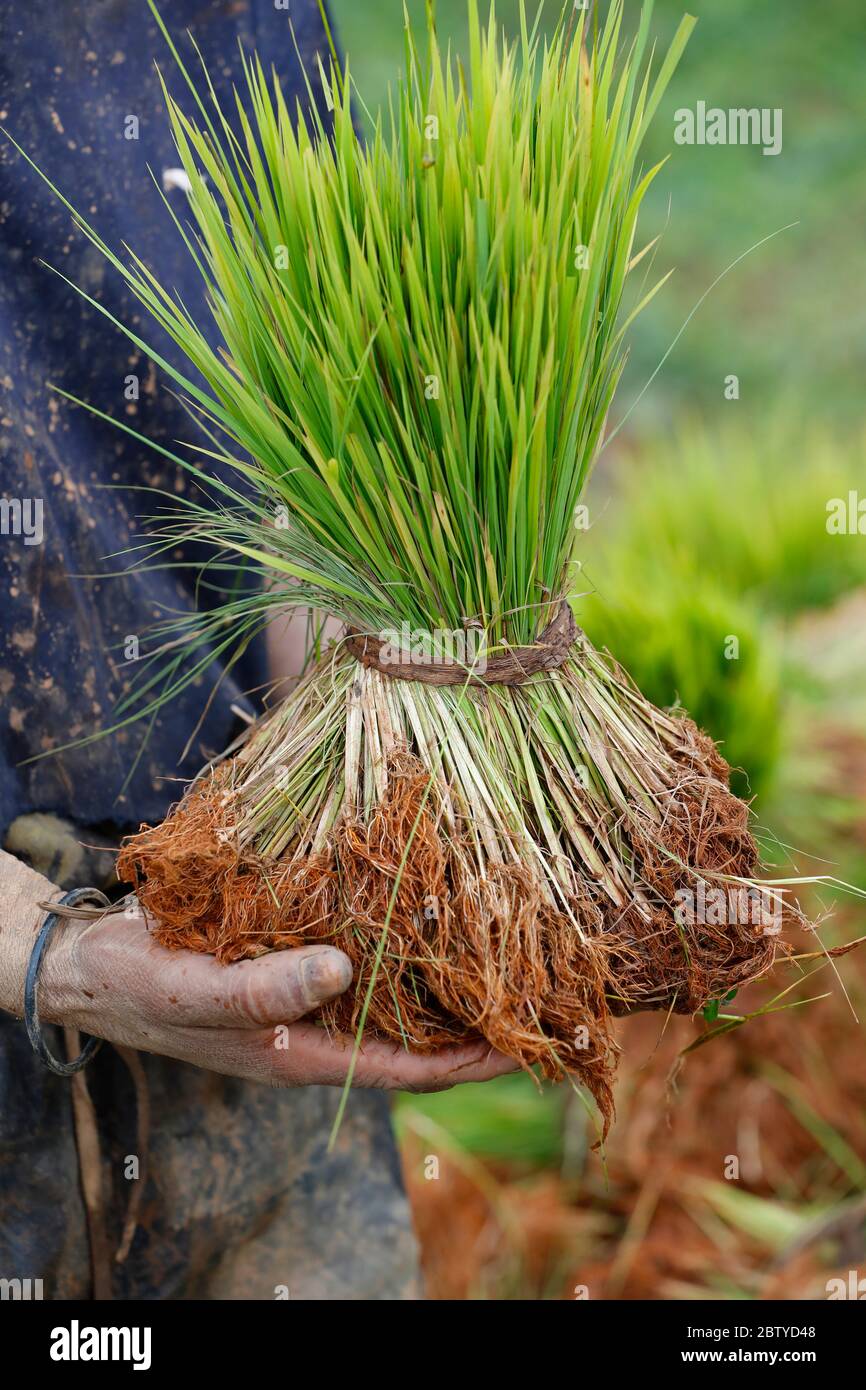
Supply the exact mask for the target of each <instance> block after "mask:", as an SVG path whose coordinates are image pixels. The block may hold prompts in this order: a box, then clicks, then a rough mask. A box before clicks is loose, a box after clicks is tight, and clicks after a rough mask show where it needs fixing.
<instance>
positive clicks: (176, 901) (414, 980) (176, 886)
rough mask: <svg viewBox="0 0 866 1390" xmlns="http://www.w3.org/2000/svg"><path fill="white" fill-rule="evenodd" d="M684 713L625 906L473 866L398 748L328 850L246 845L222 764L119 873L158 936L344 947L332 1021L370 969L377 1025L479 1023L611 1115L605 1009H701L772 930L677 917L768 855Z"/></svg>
mask: <svg viewBox="0 0 866 1390" xmlns="http://www.w3.org/2000/svg"><path fill="white" fill-rule="evenodd" d="M683 730H684V745H683V751H682V755H681V757H682V767H683V779H682V784H681V786H679V787H678V788H676V790H675V791H674V792H672V793H671V796H670V804H669V806H668V807H667V808H666V813H665V815H664V817H663V823H662V825H661V828H660V827H659V825H658V823H657V821H651V820H650V819H649V817H648V816H646V815H645V813H644V812H642V811H641V810H640V809H639V808H637V807H635V809H634V815H633V817H632V818H631V821H630V824H629V827H628V844H629V846H630V850H631V853H632V855H633V856H634V858H635V860H636V861H637V862H639V864H640V882H641V885H642V892H641V895H640V901H638V898H637V895H636V897H635V900H634V901H630V902H626V903H625V905H624V906H617V905H615V904H614V903H613V902H612V901H611V900H610V897H609V896H606V895H605V894H603V893H602V892H601V891H600V890H599V888H598V887H597V886H596V885H595V884H594V883H593V882H592V880H591V879H590V878H588V877H587V876H586V875H584V876H582V877H581V878H579V880H578V881H579V882H580V883H581V884H582V887H581V888H580V890H579V891H573V892H571V893H570V894H569V896H568V900H567V902H563V904H562V906H561V907H557V906H553V905H552V903H551V900H550V896H549V894H545V893H544V892H543V891H542V888H541V887H540V885H539V884H538V882H537V881H536V880H535V878H534V877H533V875H532V874H531V873H530V872H529V871H528V870H526V869H524V868H523V867H521V866H519V865H516V864H509V865H505V864H503V865H494V866H492V867H489V868H488V870H487V872H486V874H485V875H484V876H480V875H479V871H478V868H477V863H476V861H475V860H474V859H473V858H472V856H471V855H470V854H469V852H468V848H467V846H466V845H465V844H462V843H461V842H460V840H459V839H455V837H454V836H453V835H452V836H447V835H446V834H445V833H444V832H443V831H442V830H441V828H440V827H439V826H438V825H437V823H436V820H435V818H434V816H433V814H432V813H431V810H430V809H429V808H428V807H427V806H426V805H425V801H424V798H425V788H427V786H428V782H429V773H428V772H427V771H426V770H425V769H424V767H423V765H422V764H421V763H420V761H419V760H418V759H417V758H416V757H414V756H413V755H411V754H410V753H408V752H400V753H392V754H391V756H390V758H389V766H388V780H387V791H386V795H385V796H384V798H383V799H382V800H381V801H380V803H379V805H378V806H377V807H376V809H375V810H374V812H373V814H372V815H371V817H370V820H369V822H368V823H366V824H362V823H361V822H360V821H358V820H356V821H343V822H340V823H338V824H337V826H336V828H335V830H334V831H333V833H332V834H331V836H330V839H329V843H328V845H327V848H326V849H325V850H324V851H322V852H320V853H315V854H306V855H303V856H301V857H297V856H295V857H291V856H288V857H284V858H281V859H275V860H270V861H268V860H264V859H260V858H257V857H256V856H255V855H253V854H250V853H248V852H247V853H245V852H242V851H241V850H240V849H239V848H238V847H237V843H236V837H235V835H234V834H233V827H232V825H231V823H230V819H229V817H230V810H229V808H230V806H231V798H230V797H227V796H226V795H225V794H224V788H225V786H226V783H227V769H230V768H231V764H225V765H223V767H222V768H221V769H219V770H218V771H217V772H215V773H213V774H212V775H211V776H210V778H209V779H208V780H207V781H205V782H203V783H200V784H197V785H196V786H195V787H194V788H193V789H191V791H190V792H189V793H188V794H187V795H186V796H185V797H184V799H183V800H182V801H181V802H180V803H179V804H178V805H177V806H176V807H174V808H173V810H172V812H171V813H170V814H169V816H168V818H167V819H166V820H165V821H164V822H163V823H162V824H161V825H158V826H155V827H152V828H147V827H143V828H142V830H141V831H140V833H138V834H137V835H134V836H132V837H130V838H129V839H128V840H127V841H126V842H125V844H124V846H123V848H122V851H121V855H120V859H119V863H118V873H119V876H120V877H121V879H122V880H123V881H126V882H130V883H132V884H133V885H134V886H135V890H136V892H137V895H138V898H139V901H140V903H141V905H142V907H143V908H144V909H145V910H146V911H147V912H148V913H149V914H150V915H151V916H152V917H153V918H154V920H155V922H156V924H157V925H156V926H155V928H154V932H155V935H156V938H157V940H159V941H160V942H161V943H162V944H163V945H165V946H167V947H170V948H173V949H177V948H185V949H187V950H194V951H202V952H207V953H210V954H212V955H214V956H215V957H216V958H217V959H218V960H219V961H221V962H223V963H226V964H229V963H231V962H233V961H237V960H240V959H243V958H245V957H250V956H257V955H260V954H262V953H264V952H267V951H272V950H280V949H283V948H286V947H294V946H301V945H308V944H310V943H312V942H327V943H329V944H331V945H334V946H338V947H339V948H340V949H341V950H343V951H345V952H346V954H347V955H348V956H349V958H350V960H351V961H352V965H353V967H354V972H355V976H354V985H353V988H352V989H351V990H350V991H348V992H347V994H346V995H344V996H342V997H341V998H340V999H339V1000H337V1001H336V1002H334V1003H332V1004H330V1005H328V1006H327V1007H325V1008H324V1009H323V1010H322V1011H321V1018H322V1021H323V1023H324V1025H325V1026H326V1027H327V1028H329V1029H334V1030H337V1031H339V1032H344V1033H345V1032H348V1033H351V1032H353V1031H354V1030H355V1029H356V1027H357V1025H358V1021H359V1016H360V1013H361V1009H362V1006H363V1001H364V998H365V996H366V993H367V989H368V987H369V983H370V978H371V973H373V972H374V971H375V974H376V978H375V983H374V988H373V992H372V996H371V1001H370V1006H369V1010H368V1013H367V1016H366V1020H365V1029H366V1032H367V1033H368V1034H371V1035H374V1036H376V1037H380V1038H389V1039H393V1040H395V1041H398V1042H401V1043H403V1044H404V1045H406V1046H407V1047H409V1048H410V1049H413V1050H415V1051H420V1052H425V1051H430V1050H432V1049H434V1048H436V1047H440V1046H442V1045H444V1044H449V1043H455V1042H460V1041H465V1040H467V1039H469V1038H478V1037H481V1038H485V1039H486V1040H487V1041H488V1042H489V1043H490V1044H491V1046H492V1047H495V1048H497V1049H498V1050H499V1051H501V1052H503V1053H506V1054H507V1055H508V1056H510V1057H513V1058H515V1059H516V1060H517V1061H519V1062H520V1064H521V1065H522V1066H524V1067H531V1066H538V1068H539V1069H540V1070H541V1072H542V1073H543V1074H544V1075H546V1076H548V1077H552V1078H557V1079H561V1078H562V1077H564V1076H565V1075H571V1076H573V1077H574V1078H575V1079H576V1080H578V1081H580V1082H581V1083H583V1084H585V1085H586V1086H587V1088H588V1089H589V1090H590V1092H591V1093H592V1095H593V1096H594V1097H595V1099H596V1102H597V1103H598V1105H599V1108H600V1110H601V1113H602V1116H603V1119H604V1125H605V1130H606V1129H607V1126H608V1124H609V1122H610V1119H611V1116H612V1114H613V1100H612V1091H611V1083H612V1078H613V1074H614V1071H615V1066H616V1053H617V1049H616V1044H615V1041H614V1038H613V1034H612V1017H613V1016H614V1015H615V1014H617V1013H622V1012H626V1011H628V1010H630V1009H641V1008H643V1009H647V1008H656V1009H665V1010H669V1009H673V1010H674V1011H675V1012H678V1013H685V1012H694V1011H695V1010H696V1009H698V1008H700V1007H701V1006H702V1005H703V1004H704V1003H706V1001H707V1000H708V999H711V998H720V997H723V996H724V995H725V994H726V993H728V991H730V990H731V989H736V988H738V987H739V986H740V985H742V984H744V983H745V982H747V981H748V980H750V979H753V978H755V977H756V976H757V975H759V974H762V973H763V972H764V971H766V970H767V969H768V968H769V967H770V966H771V965H772V963H773V960H774V956H775V953H776V950H777V949H778V939H777V937H776V936H774V935H768V934H766V933H765V932H764V931H762V929H761V927H760V925H758V926H755V925H753V924H752V923H750V922H746V923H744V924H739V923H738V924H731V923H729V922H724V923H722V924H719V925H712V924H705V923H700V924H693V925H690V926H688V927H684V926H682V925H681V924H680V923H679V922H678V920H677V918H676V916H675V911H674V909H675V905H676V903H677V901H678V898H677V894H678V890H682V889H683V888H689V887H690V888H693V887H694V884H695V882H696V879H697V878H700V875H701V872H702V871H703V872H705V873H709V874H719V873H722V874H726V875H732V876H739V877H743V878H747V879H748V878H751V877H752V875H753V873H754V870H755V867H756V863H757V852H756V847H755V843H754V840H753V839H752V837H751V835H750V833H749V830H748V824H747V822H748V809H747V807H746V806H745V805H744V804H743V803H742V802H741V801H739V800H738V799H737V798H736V797H735V796H733V795H732V793H731V792H730V791H729V790H728V788H727V785H726V780H727V772H728V769H727V764H725V763H724V761H723V759H722V758H721V757H720V755H719V753H718V751H717V750H716V748H715V746H714V745H713V744H712V743H711V742H710V741H709V740H708V739H707V738H705V736H704V735H702V734H700V733H699V732H698V730H697V729H696V728H695V726H694V725H693V724H691V721H688V720H683ZM407 845H408V846H409V848H408V851H407ZM684 866H688V867H684ZM395 885H396V888H395ZM648 886H649V889H650V892H649V893H648V892H647V888H648ZM383 934H384V937H385V940H384V946H383V948H382V954H381V962H380V965H379V967H378V969H376V966H375V961H376V956H377V952H378V951H379V950H380V946H381V944H382V937H383Z"/></svg>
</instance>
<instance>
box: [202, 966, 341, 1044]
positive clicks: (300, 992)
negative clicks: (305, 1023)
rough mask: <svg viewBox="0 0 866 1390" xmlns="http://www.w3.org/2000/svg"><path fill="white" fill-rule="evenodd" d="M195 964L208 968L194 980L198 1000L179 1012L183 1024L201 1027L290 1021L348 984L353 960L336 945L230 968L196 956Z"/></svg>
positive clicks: (265, 1024) (253, 1025) (256, 1024)
mask: <svg viewBox="0 0 866 1390" xmlns="http://www.w3.org/2000/svg"><path fill="white" fill-rule="evenodd" d="M178 963H179V962H178ZM196 965H200V966H204V967H206V974H207V979H204V977H203V979H202V980H196V981H195V988H196V995H197V998H196V999H195V1001H193V999H190V1001H189V1004H190V1006H192V1008H190V1011H189V1012H188V1011H183V1023H186V1024H193V1026H196V1024H197V1026H199V1027H220V1026H224V1027H227V1026H235V1027H236V1026H238V1024H239V1026H240V1027H265V1026H267V1024H271V1023H292V1022H293V1020H295V1019H300V1017H303V1016H304V1013H311V1012H313V1009H317V1008H318V1006H320V1005H322V1004H327V1002H328V999H335V998H336V997H338V995H339V994H342V992H343V990H348V988H349V986H350V984H352V962H350V960H349V956H348V955H345V954H343V952H342V951H336V949H335V947H302V948H300V949H297V951H272V952H270V955H265V956H259V958H257V959H256V960H239V962H238V963H236V965H228V966H222V965H217V962H215V960H213V959H211V958H204V956H197V958H196ZM192 973H193V972H189V973H188V976H186V984H188V988H189V983H190V974H192ZM203 976H204V972H203ZM178 998H182V995H178Z"/></svg>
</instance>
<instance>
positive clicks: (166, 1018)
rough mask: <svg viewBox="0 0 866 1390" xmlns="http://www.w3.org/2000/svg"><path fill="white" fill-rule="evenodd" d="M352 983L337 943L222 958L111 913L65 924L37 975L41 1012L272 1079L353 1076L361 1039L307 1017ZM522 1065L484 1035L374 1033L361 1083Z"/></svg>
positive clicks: (419, 1086)
mask: <svg viewBox="0 0 866 1390" xmlns="http://www.w3.org/2000/svg"><path fill="white" fill-rule="evenodd" d="M351 979H352V968H351V965H350V963H349V959H348V957H347V956H346V955H344V954H343V952H342V951H338V950H336V949H335V948H333V947H330V946H306V947H302V948H300V949H298V950H287V951H274V952H271V953H270V954H269V955H266V956H260V957H259V958H258V959H256V960H246V961H239V962H238V963H237V964H235V965H218V964H217V962H216V961H215V960H214V959H213V957H212V956H205V955H200V954H198V953H197V952H194V951H169V950H167V949H166V948H165V947H163V946H160V945H159V944H158V943H157V942H156V941H155V940H154V939H153V936H152V935H151V933H150V932H149V930H148V925H147V922H146V919H145V918H144V917H143V916H142V915H141V914H139V916H138V917H136V918H133V919H130V918H129V917H124V915H123V914H122V913H114V914H110V915H109V916H106V917H103V918H101V919H98V920H96V921H90V922H84V923H83V922H80V921H70V922H68V923H66V924H64V925H63V926H60V927H58V928H57V931H56V932H55V935H54V938H53V940H52V944H51V947H50V949H49V951H48V953H47V954H46V957H45V960H44V962H43V966H42V971H41V973H40V979H39V1014H40V1018H42V1019H44V1020H45V1021H47V1022H54V1023H63V1024H65V1025H67V1026H68V1025H72V1026H74V1027H77V1028H79V1029H81V1030H82V1031H83V1032H86V1033H91V1034H94V1035H95V1036H97V1037H101V1038H107V1039H108V1040H109V1041H110V1042H113V1043H118V1044H120V1045H122V1046H125V1047H132V1048H136V1049H138V1050H139V1051H143V1052H156V1053H160V1054H161V1055H163V1056H166V1057H174V1058H176V1059H177V1060H178V1061H181V1062H189V1063H191V1064H192V1065H193V1066H198V1067H204V1068H206V1069H208V1070H210V1071H216V1072H221V1073H224V1074H226V1075H229V1076H241V1077H244V1078H246V1079H247V1080H249V1081H262V1082H265V1083H267V1084H270V1085H272V1086H313V1085H326V1086H332V1085H333V1086H337V1085H342V1084H343V1083H344V1082H345V1079H346V1076H347V1073H348V1071H349V1067H350V1064H351V1059H352V1054H353V1051H354V1040H353V1039H352V1038H348V1037H342V1036H338V1037H336V1038H335V1037H333V1036H331V1037H329V1036H328V1034H327V1033H326V1032H325V1031H324V1029H322V1028H320V1027H317V1026H316V1025H315V1024H313V1023H306V1022H303V1021H302V1020H303V1018H304V1016H305V1015H306V1014H309V1013H311V1012H312V1011H313V1010H315V1009H317V1008H318V1007H319V1006H320V1005H322V1004H325V1003H327V1002H328V1001H329V1000H331V999H334V998H336V997H337V996H338V995H340V994H342V993H343V991H344V990H345V989H347V988H348V987H349V985H350V983H351ZM512 1070H514V1063H513V1062H511V1061H510V1059H508V1058H506V1057H503V1056H502V1055H501V1054H500V1053H497V1052H494V1051H493V1049H492V1048H491V1047H490V1046H489V1045H488V1044H487V1043H483V1042H482V1043H471V1044H467V1045H465V1046H459V1047H449V1048H443V1049H441V1050H440V1051H438V1052H436V1053H433V1054H431V1055H429V1056H419V1055H416V1054H414V1053H411V1052H407V1051H406V1050H405V1049H404V1048H403V1047H401V1046H400V1045H398V1044H394V1043H387V1042H377V1041H374V1040H370V1041H365V1042H364V1043H363V1044H362V1046H361V1048H360V1050H359V1052H358V1056H357V1059H356V1063H355V1069H354V1073H353V1077H352V1084H353V1085H355V1086H365V1087H379V1088H384V1089H387V1090H404V1091H438V1090H445V1089H447V1088H448V1087H450V1086H453V1085H456V1084H457V1083H458V1082H462V1081H485V1080H488V1079H490V1078H491V1077H493V1076H499V1075H500V1074H502V1073H503V1072H506V1071H512Z"/></svg>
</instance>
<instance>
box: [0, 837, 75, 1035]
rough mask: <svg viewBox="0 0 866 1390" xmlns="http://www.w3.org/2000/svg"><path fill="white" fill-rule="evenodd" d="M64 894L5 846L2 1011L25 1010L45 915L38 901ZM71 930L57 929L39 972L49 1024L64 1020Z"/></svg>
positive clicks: (0, 913)
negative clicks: (29, 970) (27, 980)
mask: <svg viewBox="0 0 866 1390" xmlns="http://www.w3.org/2000/svg"><path fill="white" fill-rule="evenodd" d="M59 896H60V890H59V889H58V887H57V885H56V884H55V883H52V882H51V881H50V880H49V879H47V878H43V877H42V875H41V874H38V873H36V872H35V871H34V870H33V869H31V868H29V866H28V865H27V864H24V863H22V862H21V860H19V859H16V858H15V857H14V856H13V855H11V854H6V853H5V851H3V850H0V1009H3V1010H5V1011H6V1012H7V1013H11V1014H15V1015H16V1017H18V1018H21V1017H22V1016H23V1013H24V979H25V976H26V974H27V966H28V963H29V961H30V956H31V954H32V951H33V947H34V946H35V944H36V938H37V936H38V934H39V930H40V928H41V926H42V924H43V922H44V921H45V916H46V910H45V908H43V907H40V906H39V904H40V903H41V902H51V901H53V900H56V899H57V898H58V897H59ZM76 925H77V924H76ZM68 930H69V928H67V927H65V926H60V927H58V929H57V931H56V932H55V934H54V937H53V938H52V941H51V943H50V945H49V947H48V950H47V951H46V953H45V958H44V960H43V962H42V968H41V970H40V972H39V986H38V1000H39V1012H40V1016H41V1017H42V1018H43V1019H44V1020H45V1021H46V1022H47V1023H57V1022H60V1021H61V1015H62V1012H63V1008H64V995H66V994H67V993H68V986H67V985H66V981H67V980H68V978H69V975H70V964H71V962H70V949H69V948H70V944H71V943H70V941H69V940H68V939H66V940H64V937H65V935H66V932H67V931H68Z"/></svg>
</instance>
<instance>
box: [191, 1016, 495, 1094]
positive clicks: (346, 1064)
mask: <svg viewBox="0 0 866 1390" xmlns="http://www.w3.org/2000/svg"><path fill="white" fill-rule="evenodd" d="M199 1046H200V1047H207V1049H208V1052H207V1060H202V1061H201V1062H200V1063H199V1065H202V1066H208V1067H210V1068H211V1069H212V1070H214V1071H230V1072H231V1073H232V1074H236V1075H243V1076H248V1077H250V1078H251V1079H254V1080H258V1081H267V1082H268V1083H269V1084H270V1085H272V1086H303V1085H319V1086H342V1085H344V1083H345V1080H346V1077H347V1076H348V1074H349V1070H350V1068H352V1059H353V1054H354V1052H355V1043H354V1039H352V1038H349V1037H345V1036H343V1035H340V1034H338V1035H336V1036H334V1035H331V1036H329V1035H328V1034H327V1033H326V1032H325V1031H324V1029H322V1028H319V1027H316V1026H315V1025H314V1024H310V1023H296V1024H294V1025H293V1026H292V1027H290V1028H286V1027H283V1026H282V1025H277V1026H275V1027H274V1028H270V1029H266V1030H260V1031H256V1032H241V1031H240V1030H234V1029H220V1030H219V1032H218V1033H214V1034H213V1035H208V1036H207V1037H206V1038H200V1039H199ZM516 1068H517V1063H516V1062H514V1061H512V1059H511V1058H510V1057H504V1056H503V1055H502V1054H501V1053H499V1052H496V1051H495V1050H494V1049H493V1048H491V1047H490V1045H489V1043H486V1042H478V1043H468V1044H466V1045H465V1046H461V1047H449V1048H442V1049H441V1050H440V1051H438V1052H435V1053H432V1054H431V1055H430V1056H427V1057H422V1056H418V1055H416V1054H415V1053H411V1052H407V1051H405V1049H404V1048H402V1047H401V1046H400V1045H399V1044H395V1043H388V1042H376V1041H367V1042H365V1043H364V1044H363V1045H362V1046H361V1048H360V1049H359V1051H358V1053H357V1056H356V1057H355V1061H354V1067H353V1068H352V1084H353V1085H354V1086H360V1087H375V1088H377V1089H384V1090H391V1091H441V1090H446V1089H447V1088H448V1087H450V1086H456V1085H457V1084H458V1083H460V1082H464V1081H488V1080H490V1079H491V1078H492V1077H494V1076H501V1075H503V1074H504V1073H505V1072H510V1071H514V1070H516Z"/></svg>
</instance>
